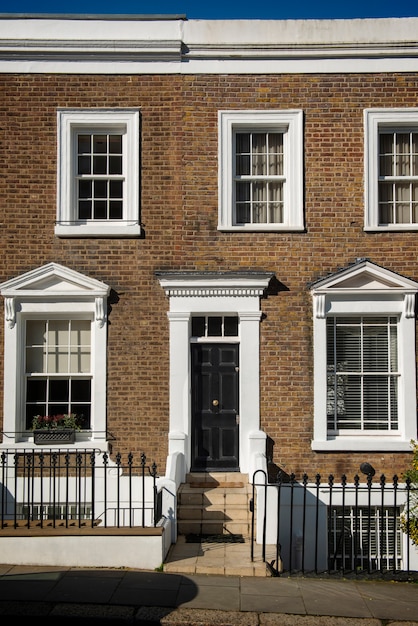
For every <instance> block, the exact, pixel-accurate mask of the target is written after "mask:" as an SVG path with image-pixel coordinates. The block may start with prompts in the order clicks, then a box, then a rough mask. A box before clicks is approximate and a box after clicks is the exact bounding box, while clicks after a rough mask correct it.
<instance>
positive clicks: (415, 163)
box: [411, 133, 418, 176]
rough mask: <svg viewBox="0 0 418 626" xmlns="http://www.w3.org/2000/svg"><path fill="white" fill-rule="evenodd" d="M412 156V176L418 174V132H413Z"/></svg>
mask: <svg viewBox="0 0 418 626" xmlns="http://www.w3.org/2000/svg"><path fill="white" fill-rule="evenodd" d="M411 143H412V156H411V168H412V172H411V174H412V176H418V133H412V142H411Z"/></svg>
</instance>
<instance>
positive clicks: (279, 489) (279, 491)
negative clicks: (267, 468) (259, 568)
mask: <svg viewBox="0 0 418 626" xmlns="http://www.w3.org/2000/svg"><path fill="white" fill-rule="evenodd" d="M282 479H283V475H282V472H279V474H278V476H277V483H278V484H277V524H276V565H277V567H279V559H281V558H282V557H281V547H282V546H281V541H280V513H281V498H282Z"/></svg>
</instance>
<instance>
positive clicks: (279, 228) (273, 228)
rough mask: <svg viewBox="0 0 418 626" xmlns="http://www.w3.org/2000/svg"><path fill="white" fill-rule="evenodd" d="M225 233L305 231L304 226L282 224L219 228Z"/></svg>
mask: <svg viewBox="0 0 418 626" xmlns="http://www.w3.org/2000/svg"><path fill="white" fill-rule="evenodd" d="M218 230H220V231H223V232H241V233H244V232H246V233H250V232H277V233H291V232H295V233H300V232H304V231H305V227H304V226H289V225H282V224H271V225H270V224H246V225H245V226H218Z"/></svg>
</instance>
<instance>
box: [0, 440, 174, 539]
mask: <svg viewBox="0 0 418 626" xmlns="http://www.w3.org/2000/svg"><path fill="white" fill-rule="evenodd" d="M157 478H158V474H157V466H156V464H155V463H153V464H152V465H148V464H147V459H146V456H145V454H141V455H140V458H139V462H135V459H134V456H133V454H132V453H130V454H128V455H127V456H126V458H123V457H122V455H121V454H117V455H116V456H115V457H114V459H111V458H110V457H109V455H108V454H107V453H106V452H104V453H102V452H101V451H99V450H95V449H85V450H78V451H71V450H69V449H62V448H60V449H56V448H54V449H46V448H44V449H42V450H41V451H38V450H34V449H30V450H29V449H20V450H4V451H2V452H1V454H0V482H1V485H0V489H1V492H0V516H1V528H4V527H5V526H7V527H10V526H14V527H17V526H22V525H24V526H26V527H28V528H30V527H31V526H34V525H36V526H40V527H41V528H42V527H43V526H44V525H46V524H48V525H52V526H57V525H59V526H64V527H69V526H70V525H71V526H74V525H78V526H80V527H81V526H91V527H93V526H96V525H98V524H100V525H102V526H104V527H108V526H111V527H114V526H116V527H126V526H129V527H133V526H142V527H147V526H157V524H158V523H159V522H160V519H161V514H162V511H161V500H162V494H161V491H159V490H158V489H157Z"/></svg>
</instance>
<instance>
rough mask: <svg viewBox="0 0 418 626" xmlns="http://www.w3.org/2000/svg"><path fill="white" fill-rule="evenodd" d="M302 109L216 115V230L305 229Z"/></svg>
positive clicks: (221, 113)
mask: <svg viewBox="0 0 418 626" xmlns="http://www.w3.org/2000/svg"><path fill="white" fill-rule="evenodd" d="M302 121H303V115H302V111H220V112H219V229H220V230H303V227H304V224H303V180H302V178H303V136H302V135H303V132H302Z"/></svg>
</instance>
